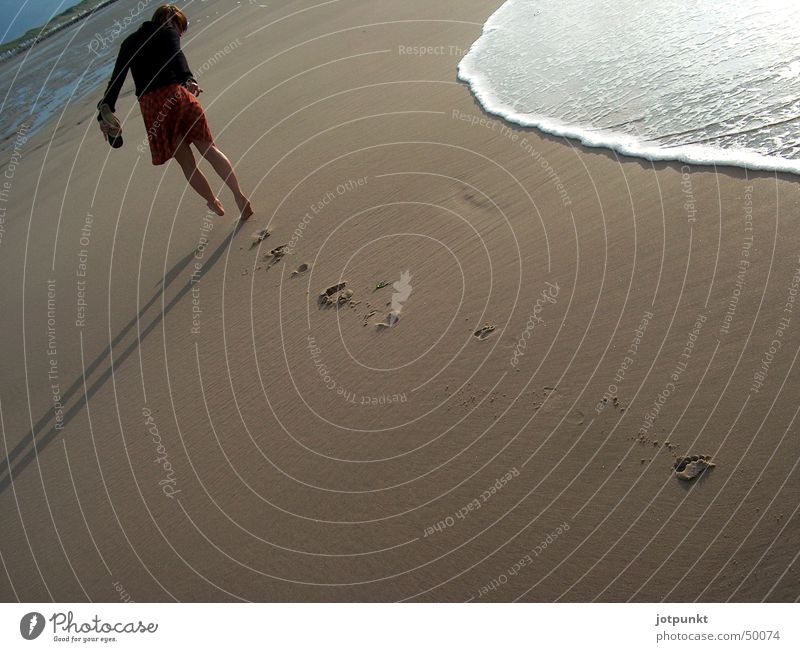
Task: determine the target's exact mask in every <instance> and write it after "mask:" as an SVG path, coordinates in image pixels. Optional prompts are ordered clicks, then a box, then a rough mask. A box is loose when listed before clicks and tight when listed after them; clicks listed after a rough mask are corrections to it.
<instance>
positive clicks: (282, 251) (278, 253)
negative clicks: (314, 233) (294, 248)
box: [262, 243, 289, 269]
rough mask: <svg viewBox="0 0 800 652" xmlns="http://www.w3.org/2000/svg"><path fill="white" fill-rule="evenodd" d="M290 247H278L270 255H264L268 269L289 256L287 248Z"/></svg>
mask: <svg viewBox="0 0 800 652" xmlns="http://www.w3.org/2000/svg"><path fill="white" fill-rule="evenodd" d="M288 246H289V245H288V243H287V244H282V245H278V246H277V247H275V248H274V249H273V250H272V251H270V252H269V253H268V254H264V258H263V259H262V260H263V261H264V262H266V263H267V269H269V268H270V267H272V266H273V265H274V264H275V263H277V262H278V261H279V260H280V259H281V258H283V257H284V256H285V255H286V254H287V251H286V247H288Z"/></svg>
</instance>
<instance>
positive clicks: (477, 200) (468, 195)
mask: <svg viewBox="0 0 800 652" xmlns="http://www.w3.org/2000/svg"><path fill="white" fill-rule="evenodd" d="M461 196H462V197H463V198H464V200H465V201H466V202H467V203H468V204H470V205H472V206H475V207H476V208H490V207H491V206H492V202H491V200H490V199H489V198H488V197H484V196H483V195H482V194H481V193H480V192H478V191H477V190H472V189H469V190H464V191H463V192H462V195H461Z"/></svg>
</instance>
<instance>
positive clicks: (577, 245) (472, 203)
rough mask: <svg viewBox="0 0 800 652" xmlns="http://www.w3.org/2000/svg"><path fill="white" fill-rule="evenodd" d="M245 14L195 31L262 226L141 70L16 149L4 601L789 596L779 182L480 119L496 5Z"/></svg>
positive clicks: (211, 94)
mask: <svg viewBox="0 0 800 652" xmlns="http://www.w3.org/2000/svg"><path fill="white" fill-rule="evenodd" d="M264 4H268V5H269V6H267V7H262V6H259V3H244V2H243V3H241V4H238V3H234V2H222V1H220V2H210V3H206V4H205V5H204V6H203V8H202V11H204V12H205V13H203V14H202V15H201V14H200V13H199V11H200V10H198V13H196V14H195V15H194V16H193V14H192V13H191V12H190V14H189V17H190V19H193V20H195V21H196V19H198V18H199V19H201V20H200V22H199V24H198V23H197V22H193V23H192V26H191V27H190V33H189V34H188V35H187V37H186V39H185V45H184V50H185V52H186V54H187V57H188V59H189V62H190V65H192V67H193V68H194V70H195V71H196V72H197V71H199V70H200V69H201V68H202V69H203V70H202V74H199V77H200V84H201V86H202V87H203V88H204V89H205V93H204V94H203V95H202V96H201V100H202V101H203V102H204V105H205V107H206V110H207V114H208V117H209V120H210V124H211V126H212V129H213V130H214V132H215V135H216V137H217V141H218V143H219V145H220V147H221V148H222V149H223V150H224V151H225V152H226V153H227V154H228V155H229V156H230V157H231V158H232V159H233V160H234V161H235V163H236V166H237V170H238V171H239V175H240V178H241V181H242V184H243V186H244V187H245V189H247V190H249V191H251V193H252V200H253V204H254V207H255V209H256V215H255V217H254V218H252V219H251V220H250V221H249V222H247V223H245V224H243V225H238V224H237V222H236V216H235V215H234V211H233V206H234V204H233V199H232V197H231V195H230V193H229V192H228V191H227V190H221V195H220V196H221V198H222V201H223V203H224V204H225V205H226V207H227V208H228V214H227V215H226V216H225V217H223V218H216V217H213V218H212V217H209V216H208V215H207V213H206V211H205V206H204V203H203V202H202V201H201V200H200V199H199V198H198V197H196V196H194V195H193V194H191V192H190V191H189V190H187V188H186V184H185V182H184V180H183V177H182V175H181V173H180V170H179V169H178V167H177V165H176V164H174V163H169V164H168V165H166V166H164V167H158V168H156V167H153V166H151V165H150V162H149V156H148V155H147V152H146V150H145V153H144V154H142V153H140V152H139V151H138V150H137V145H140V144H141V143H142V141H143V139H144V138H145V130H144V126H143V125H142V123H141V118H140V115H139V110H138V107H137V106H136V103H135V101H134V98H133V96H132V83H131V81H130V80H128V82H127V85H126V92H127V95H125V96H124V97H123V98H122V99H121V100H120V102H119V105H118V115H119V116H120V118H121V119H122V120H123V122H124V129H125V131H124V136H125V140H126V144H125V146H124V147H123V148H122V149H121V150H114V151H112V150H111V149H110V148H109V147H108V145H107V144H106V143H105V142H104V141H103V140H102V138H101V136H100V133H99V131H98V129H97V128H96V126H95V124H94V117H93V113H92V107H93V105H94V103H95V102H96V101H97V97H98V95H99V93H98V94H94V95H91V96H88V97H85V98H83V99H80V100H78V101H76V102H73V103H71V104H70V105H69V106H68V107H67V109H66V111H65V112H64V114H63V116H62V117H61V119H60V122H59V124H58V127H57V128H56V127H55V124H56V123H55V121H53V122H51V123H48V127H47V128H45V129H43V130H42V131H40V132H39V133H37V134H36V135H34V136H33V137H32V138H31V139H30V140H28V141H27V142H26V143H25V144H24V145H23V146H22V148H21V152H20V156H19V157H18V160H17V161H16V163H14V170H13V174H12V177H13V178H12V179H10V180H9V181H10V187H8V186H7V187H6V189H5V190H6V194H5V196H4V198H5V199H6V202H5V204H6V206H7V212H6V213H5V214H4V222H3V223H2V227H3V230H2V239H1V240H0V273H1V274H2V278H3V295H2V296H3V301H2V305H3V310H2V314H0V332H2V333H3V338H2V340H1V341H2V357H1V359H2V368H3V373H2V376H1V377H0V415H1V416H2V438H3V445H2V446H3V447H2V449H0V453H2V454H1V455H0V458H2V459H1V460H0V469H2V471H1V472H0V514H1V515H2V523H3V527H2V530H1V531H0V555H1V556H2V566H3V570H2V571H0V598H2V599H3V600H6V601H13V600H17V599H19V600H24V601H47V600H57V601H88V600H92V601H117V600H118V599H120V596H121V595H124V596H126V597H125V599H132V600H135V601H138V602H145V601H162V600H163V601H169V600H181V601H225V600H251V601H285V600H292V601H354V600H358V601H373V600H380V601H394V600H422V601H464V600H482V601H483V600H487V601H488V600H493V601H512V600H523V601H554V600H559V601H592V600H598V601H628V600H633V601H660V600H669V601H695V600H701V601H726V600H733V601H761V600H769V601H786V600H795V599H796V598H797V597H798V594H800V589H799V588H798V565H797V559H796V557H797V546H798V538H797V533H798V527H797V526H798V516H797V508H798V491H797V489H798V471H797V462H798V452H799V451H798V437H797V424H796V417H797V413H798V405H797V403H798V402H797V395H798V389H799V387H798V385H799V382H800V381H799V379H798V373H797V371H796V369H795V361H796V358H797V354H798V351H800V349H799V348H798V347H800V314H798V312H800V307H797V306H796V305H795V298H796V294H797V290H798V288H800V243H798V240H797V237H796V224H795V222H796V219H797V214H798V207H799V206H800V192H799V191H798V184H797V179H796V178H793V177H786V176H780V175H774V174H766V173H754V172H748V171H745V170H743V169H733V168H719V169H714V168H707V167H691V168H688V167H686V166H683V165H682V164H680V163H658V164H655V165H653V164H651V163H650V162H647V161H642V160H635V159H629V158H622V157H619V156H616V155H615V154H614V153H613V152H609V151H605V150H596V149H587V148H583V147H579V146H576V144H575V143H573V142H569V141H566V140H564V139H560V138H553V137H548V136H544V135H542V134H540V133H538V132H536V131H533V130H527V129H519V128H516V127H514V126H512V125H509V124H506V123H504V122H502V121H501V120H498V119H495V118H493V117H491V116H488V115H486V114H485V113H483V112H482V110H481V108H480V106H479V105H478V104H477V103H476V101H475V100H474V98H473V97H472V96H471V94H470V92H469V89H468V88H467V87H466V86H465V85H463V84H461V83H459V82H457V80H456V65H457V64H458V61H459V60H460V58H461V56H462V55H463V52H464V51H465V50H466V49H467V48H468V47H469V46H470V45H471V44H472V43H473V42H474V40H475V39H476V38H477V36H478V35H479V33H480V29H481V25H482V24H483V22H484V21H485V20H486V18H487V17H488V16H489V15H490V14H491V13H492V12H493V11H494V10H495V9H496V8H497V7H498V6H499V5H500V4H501V2H500V0H460V1H458V2H455V1H450V0H448V1H446V2H436V3H433V2H421V1H419V0H407V1H406V2H402V3H398V2H394V1H391V0H347V1H345V0H343V1H342V2H333V3H322V4H319V3H314V2H308V1H302V2H301V1H294V2H287V3H278V4H279V5H280V6H273V3H264ZM129 6H131V3H129V2H127V0H121V2H119V3H116V4H115V5H114V7H115V8H114V9H113V11H114V12H117V14H119V13H123V12H124V11H126V10H127V9H128V8H129ZM106 11H111V10H106ZM215 12H217V13H216V14H215ZM103 15H104V14H103V13H102V12H101V13H100V14H98V15H97V16H95V17H93V18H92V19H91V20H93V21H99V20H101V19H102V20H104V19H103V18H102V17H103ZM109 15H110V14H109ZM215 21H216V22H215ZM69 31H70V30H65V33H64V34H59V35H58V36H56V37H54V38H53V39H50V40H49V41H48V43H54V44H56V45H58V44H59V43H61V47H63V45H64V42H63V41H64V39H68V38H69ZM231 44H235V45H234V46H233V47H231ZM226 46H228V53H227V54H226V53H225V52H224V48H225V47H226ZM420 48H422V49H420ZM218 52H222V54H220V55H217V54H216V53H218ZM208 62H212V63H211V64H208ZM11 63H12V64H13V62H11ZM207 64H208V65H207ZM8 65H10V64H8V63H6V64H3V66H4V67H5V66H8ZM4 70H5V68H4ZM0 72H3V71H0ZM6 73H7V70H6V71H5V72H4V73H3V74H6ZM9 156H10V155H7V156H6V157H5V158H4V159H3V161H2V166H3V168H4V169H8V166H9V165H11V163H10V158H9ZM206 167H207V166H206ZM214 183H215V184H216V186H215V187H219V183H218V182H217V181H216V180H215V181H214ZM262 229H268V230H269V235H264V234H262V236H263V237H262V236H258V235H257V232H258V231H259V230H262ZM254 234H256V237H255V238H253V235H254ZM259 238H261V239H259ZM275 251H277V252H278V253H279V254H280V255H277V256H276V255H275V253H274V252H275ZM270 252H273V253H270ZM742 261H744V262H742ZM340 283H345V284H346V285H345V286H344V287H343V288H340V289H339V290H335V291H334V292H332V293H331V295H330V297H331V298H332V299H333V300H332V302H321V301H320V300H319V296H320V294H321V293H323V292H324V291H325V290H326V289H327V288H330V287H331V286H336V285H338V284H340ZM384 284H385V285H384ZM379 285H380V286H381V287H379V288H377V286H379ZM376 288H377V289H376ZM346 291H349V292H352V294H346V295H344V298H343V300H342V301H339V297H340V296H342V293H343V292H346ZM323 303H326V304H329V305H322V304H323ZM393 311H396V314H395V317H396V319H395V323H393V325H391V326H388V324H389V321H390V318H389V315H390V313H391V312H393ZM382 322H383V323H385V324H387V325H386V326H384V327H380V326H379V324H380V323H382ZM692 455H704V456H705V455H708V456H710V457H711V459H713V462H714V467H713V468H708V469H706V470H705V471H704V472H703V473H702V474H700V475H699V477H696V478H694V479H693V480H690V481H686V480H681V479H679V478H677V477H676V472H675V461H676V459H679V458H682V457H684V456H692ZM9 469H10V473H9ZM12 480H13V481H12ZM686 578H691V581H685V580H686Z"/></svg>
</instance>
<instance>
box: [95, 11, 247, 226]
mask: <svg viewBox="0 0 800 652" xmlns="http://www.w3.org/2000/svg"><path fill="white" fill-rule="evenodd" d="M187 28H188V21H187V19H186V15H185V14H184V13H183V12H182V11H181V10H180V9H179V8H178V7H176V6H175V5H162V6H160V7H158V9H156V11H155V13H154V14H153V18H152V20H149V21H146V22H144V23H143V24H142V26H141V27H140V28H139V29H138V30H137V31H136V32H135V33H133V34H131V35H130V36H129V37H128V38H126V39H125V40H124V41H123V42H122V45H121V46H120V48H119V54H118V55H117V61H116V64H115V65H114V72H113V74H112V75H111V81H109V82H108V86H107V87H106V92H105V94H104V95H103V99H102V100H100V102H99V104H98V105H97V108H98V110H99V115H98V117H97V119H98V120H99V121H100V128H101V129H102V131H103V133H104V134H105V135H106V137H107V138H108V140H109V142H110V143H111V144H112V146H114V147H119V146H120V145H121V144H122V127H121V125H120V122H119V120H117V118H116V116H115V115H114V111H115V108H116V106H115V105H116V102H117V98H118V97H119V92H120V90H121V88H122V84H123V82H124V81H125V77H126V76H127V74H128V70H130V71H131V75H132V76H133V82H134V84H135V86H136V97H138V98H139V106H140V108H141V110H142V117H143V118H144V124H145V127H146V128H147V140H148V142H149V144H150V153H151V155H152V159H153V165H162V164H163V163H166V162H167V161H168V160H169V159H171V158H174V159H175V160H176V161H178V164H179V165H180V166H181V169H182V170H183V174H184V175H185V176H186V179H187V181H188V182H189V185H191V186H192V188H194V190H195V191H196V192H197V194H199V195H200V196H201V197H202V198H203V199H205V200H206V203H207V205H208V207H209V209H211V210H212V211H214V212H215V213H216V214H217V215H223V214H224V212H225V211H224V209H223V207H222V203H221V202H220V201H219V199H218V198H217V197H216V195H214V192H213V191H212V190H211V186H210V185H209V184H208V180H207V179H206V177H205V175H204V174H203V173H202V172H201V171H200V170H199V169H198V167H197V164H196V162H195V158H194V154H193V153H192V150H191V147H190V145H191V144H192V143H194V146H195V147H196V148H197V151H198V152H200V155H201V156H202V157H203V158H205V159H206V160H207V161H208V162H209V163H210V164H211V166H212V167H213V168H214V171H215V172H216V173H217V174H218V175H219V176H220V178H221V179H222V180H223V181H224V182H225V183H226V184H227V186H228V187H229V188H230V189H231V190H232V191H233V196H234V198H235V200H236V205H237V206H238V208H239V213H240V217H241V219H243V220H246V219H247V218H248V217H250V216H251V215H252V214H253V209H252V207H251V206H250V201H249V200H248V198H247V197H246V196H245V195H244V193H242V190H241V188H240V187H239V181H238V179H237V178H236V173H235V172H234V171H233V166H232V165H231V162H230V161H229V160H228V158H227V157H226V156H225V154H223V153H222V152H221V151H220V150H219V148H218V147H217V146H216V145H215V144H214V137H213V136H212V134H211V129H210V128H209V126H208V122H207V121H206V116H205V112H204V111H203V107H202V105H201V104H200V102H199V101H198V99H197V96H198V95H199V94H200V93H201V92H202V89H201V88H200V87H199V86H198V84H197V81H196V80H195V78H194V77H193V76H192V73H191V71H190V70H189V65H188V64H187V62H186V57H185V56H184V55H183V52H182V51H181V43H180V39H181V36H182V35H183V34H184V33H185V32H186V30H187Z"/></svg>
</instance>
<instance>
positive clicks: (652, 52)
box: [458, 0, 800, 174]
mask: <svg viewBox="0 0 800 652" xmlns="http://www.w3.org/2000/svg"><path fill="white" fill-rule="evenodd" d="M458 76H459V78H460V79H462V80H463V81H466V82H467V83H468V84H469V85H470V88H471V89H472V92H473V93H474V95H475V96H476V97H477V99H478V101H479V102H480V103H481V104H482V105H483V107H484V108H485V109H486V110H487V111H488V112H490V113H493V114H495V115H498V116H501V117H503V118H505V119H506V120H509V121H511V122H515V123H518V124H520V125H523V126H529V127H537V128H539V129H541V130H542V131H546V132H548V133H552V134H556V135H563V136H567V137H570V138H574V139H578V140H580V141H581V142H582V143H584V144H585V145H589V146H595V147H608V148H612V149H615V150H617V151H618V152H620V153H622V154H628V155H632V156H638V157H642V158H647V159H657V160H681V161H685V162H688V163H698V164H711V163H715V164H725V165H736V166H742V167H750V168H758V169H765V170H776V171H786V172H792V173H795V174H800V1H798V0H659V1H658V2H646V1H644V0H614V2H607V1H605V0H508V1H507V2H506V3H505V4H504V5H503V6H502V7H501V8H500V9H498V10H497V11H496V12H495V13H494V14H493V15H492V16H491V17H490V18H489V20H488V21H487V22H486V24H485V25H484V28H483V33H482V35H481V36H480V38H479V39H478V40H477V41H476V42H475V43H474V44H473V46H472V47H471V48H470V50H469V52H468V53H467V55H466V56H465V57H464V58H463V59H462V61H461V62H460V63H459V67H458Z"/></svg>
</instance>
